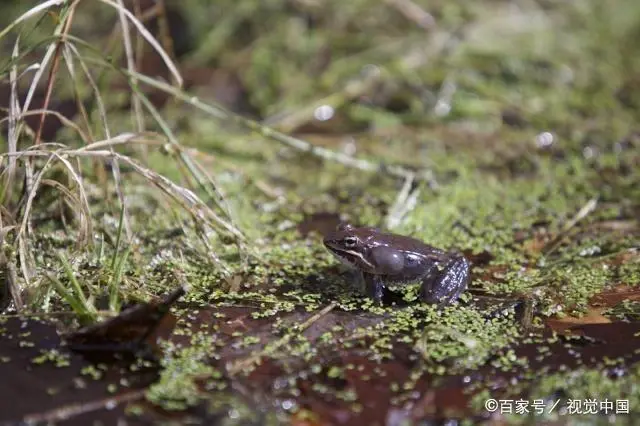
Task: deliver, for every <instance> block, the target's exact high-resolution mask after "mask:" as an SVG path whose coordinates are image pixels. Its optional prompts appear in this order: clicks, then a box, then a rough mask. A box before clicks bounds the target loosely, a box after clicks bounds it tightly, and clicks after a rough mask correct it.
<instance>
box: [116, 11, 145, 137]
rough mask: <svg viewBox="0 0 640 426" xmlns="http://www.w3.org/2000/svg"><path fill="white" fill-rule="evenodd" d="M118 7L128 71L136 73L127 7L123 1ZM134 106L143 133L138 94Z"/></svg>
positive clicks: (139, 127) (136, 119) (134, 97)
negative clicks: (125, 10) (125, 12)
mask: <svg viewBox="0 0 640 426" xmlns="http://www.w3.org/2000/svg"><path fill="white" fill-rule="evenodd" d="M118 5H119V6H120V8H119V9H118V16H119V18H120V27H121V28H122V42H123V43H124V52H125V57H126V59H127V69H128V70H129V71H135V69H136V60H135V58H134V51H133V46H132V43H131V34H130V33H129V24H128V23H127V17H126V16H125V14H124V12H123V10H124V9H125V6H124V3H123V1H122V0H118ZM132 83H133V84H134V85H135V84H137V82H136V81H135V80H134V81H132ZM132 104H133V115H134V118H135V121H136V127H137V130H138V132H143V131H144V118H143V116H142V105H141V103H140V98H139V97H138V95H137V93H136V92H133V94H132Z"/></svg>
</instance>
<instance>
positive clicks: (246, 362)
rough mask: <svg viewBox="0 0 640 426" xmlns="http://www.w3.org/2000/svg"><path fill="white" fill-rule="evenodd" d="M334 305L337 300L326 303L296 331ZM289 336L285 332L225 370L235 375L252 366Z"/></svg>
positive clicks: (302, 329)
mask: <svg viewBox="0 0 640 426" xmlns="http://www.w3.org/2000/svg"><path fill="white" fill-rule="evenodd" d="M336 306H338V303H337V302H331V303H330V304H329V305H327V306H325V307H324V308H322V310H320V311H319V312H317V313H315V314H314V315H312V316H310V317H309V318H308V319H307V320H306V321H305V322H303V323H302V324H300V326H299V327H297V331H300V332H302V331H304V330H306V329H307V328H309V327H310V326H311V325H312V324H313V323H314V322H316V321H318V320H319V319H320V318H322V317H323V316H325V315H327V314H328V313H329V312H331V311H332V310H333V309H334V308H335V307H336ZM291 337H292V335H291V334H286V335H285V336H283V337H282V338H280V339H279V340H277V341H275V342H274V343H273V345H268V346H266V347H265V348H263V349H262V350H261V351H259V352H256V353H254V354H252V355H251V356H249V357H248V358H244V359H241V360H239V361H236V362H235V363H233V364H232V365H231V366H229V367H228V368H227V372H228V373H229V374H230V375H231V376H235V375H236V374H238V373H239V372H241V371H246V370H248V369H249V368H250V367H251V366H253V364H255V363H256V362H258V361H259V360H260V358H262V357H263V356H265V355H269V354H271V353H273V352H274V351H276V350H278V349H279V348H280V347H282V346H284V345H286V344H287V343H289V341H290V340H291Z"/></svg>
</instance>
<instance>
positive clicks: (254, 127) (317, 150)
mask: <svg viewBox="0 0 640 426" xmlns="http://www.w3.org/2000/svg"><path fill="white" fill-rule="evenodd" d="M129 76H130V77H134V76H135V77H136V78H137V79H138V80H139V81H141V82H143V83H145V84H148V85H150V86H152V87H155V88H156V89H159V90H162V91H164V92H166V93H168V94H170V95H172V96H173V97H175V98H177V99H180V100H182V101H183V102H186V103H188V104H190V105H192V106H194V107H195V108H197V109H199V110H200V111H202V112H204V113H205V114H208V115H210V116H212V117H215V118H217V119H219V120H228V121H231V122H233V123H235V124H236V125H239V126H240V127H243V128H245V129H248V130H251V131H254V132H256V133H258V134H259V135H261V136H263V137H265V138H268V139H272V140H275V141H277V142H279V143H281V144H283V145H286V146H288V147H290V148H294V149H296V150H299V151H302V152H308V153H310V154H312V155H316V156H318V157H321V158H323V159H325V160H329V161H335V162H338V163H340V164H343V165H345V166H348V167H353V168H355V169H359V170H363V171H368V172H383V173H388V174H389V175H391V176H395V177H400V178H403V179H406V178H408V177H409V176H411V175H412V174H413V172H411V171H410V170H407V169H405V168H404V167H401V166H396V165H384V164H378V163H374V162H371V161H368V160H364V159H361V158H355V157H352V156H350V155H347V154H343V153H341V152H336V151H332V150H330V149H326V148H323V147H319V146H315V145H313V144H311V143H309V142H307V141H305V140H302V139H298V138H294V137H292V136H289V135H286V134H284V133H281V132H278V131H276V130H274V129H272V128H270V127H266V126H264V125H262V124H260V123H257V122H255V121H253V120H249V119H247V118H244V117H242V116H239V115H237V114H234V113H232V112H230V111H227V110H226V109H225V108H223V107H221V106H218V105H213V104H208V103H205V102H203V101H201V100H200V99H198V98H197V97H195V96H191V95H189V94H188V93H185V92H183V91H182V90H179V89H176V88H175V87H173V86H170V85H168V84H166V83H164V82H161V81H158V80H156V79H153V78H151V77H148V76H146V75H144V74H140V73H137V72H134V73H132V74H131V75H129ZM416 179H419V180H425V181H427V182H429V184H430V185H432V186H436V183H435V181H434V179H433V173H432V172H431V171H430V170H422V171H421V173H419V174H416Z"/></svg>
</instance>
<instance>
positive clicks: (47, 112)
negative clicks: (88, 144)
mask: <svg viewBox="0 0 640 426" xmlns="http://www.w3.org/2000/svg"><path fill="white" fill-rule="evenodd" d="M31 115H53V116H54V117H56V118H57V119H58V120H60V122H61V123H62V124H63V125H65V126H66V127H68V128H70V129H73V130H74V131H75V132H76V133H77V134H78V136H80V137H81V138H82V140H84V141H88V140H89V136H88V135H87V134H86V133H85V132H84V131H83V130H82V129H81V128H80V126H78V125H77V124H76V123H74V122H73V121H71V120H70V119H69V118H67V117H66V116H64V115H62V114H61V113H60V112H59V111H55V110H52V109H43V108H39V109H32V110H30V111H25V112H23V113H22V114H19V115H18V118H19V119H22V118H24V117H29V116H31ZM11 119H12V116H11V115H9V117H5V118H3V119H1V120H0V124H2V123H4V122H5V121H9V122H11ZM9 126H11V124H10V125H9ZM8 152H9V153H12V152H15V149H13V150H12V149H11V148H10V149H9V151H8ZM12 158H14V159H15V157H12ZM9 161H11V160H9Z"/></svg>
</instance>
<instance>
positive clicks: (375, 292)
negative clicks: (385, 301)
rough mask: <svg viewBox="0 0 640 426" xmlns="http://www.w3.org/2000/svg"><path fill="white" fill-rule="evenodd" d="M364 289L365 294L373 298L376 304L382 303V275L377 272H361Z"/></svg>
mask: <svg viewBox="0 0 640 426" xmlns="http://www.w3.org/2000/svg"><path fill="white" fill-rule="evenodd" d="M362 279H363V280H364V285H365V291H366V292H367V296H369V297H370V298H372V299H373V301H374V302H376V303H377V304H382V296H383V294H384V282H383V281H382V276H381V275H377V274H369V273H367V272H363V273H362Z"/></svg>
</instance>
